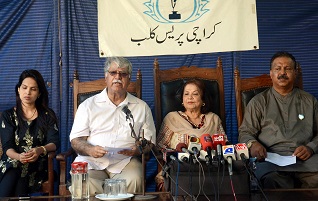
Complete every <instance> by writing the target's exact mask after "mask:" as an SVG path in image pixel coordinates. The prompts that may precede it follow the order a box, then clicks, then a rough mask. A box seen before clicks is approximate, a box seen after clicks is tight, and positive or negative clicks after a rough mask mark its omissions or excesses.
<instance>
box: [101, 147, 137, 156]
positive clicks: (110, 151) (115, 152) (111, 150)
mask: <svg viewBox="0 0 318 201" xmlns="http://www.w3.org/2000/svg"><path fill="white" fill-rule="evenodd" d="M126 149H131V148H129V147H125V148H123V147H121V148H115V147H105V150H106V151H108V153H107V155H109V156H110V155H118V152H119V151H122V150H126Z"/></svg>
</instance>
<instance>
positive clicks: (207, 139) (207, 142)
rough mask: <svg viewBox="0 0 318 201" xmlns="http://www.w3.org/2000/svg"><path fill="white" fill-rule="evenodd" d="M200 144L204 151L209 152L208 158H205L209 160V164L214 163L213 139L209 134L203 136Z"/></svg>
mask: <svg viewBox="0 0 318 201" xmlns="http://www.w3.org/2000/svg"><path fill="white" fill-rule="evenodd" d="M200 142H201V145H202V150H204V151H206V152H207V157H205V158H206V159H208V162H209V163H210V162H211V161H212V147H213V143H212V138H211V136H210V135H209V134H203V135H201V137H200Z"/></svg>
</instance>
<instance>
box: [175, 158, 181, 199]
mask: <svg viewBox="0 0 318 201" xmlns="http://www.w3.org/2000/svg"><path fill="white" fill-rule="evenodd" d="M177 163H178V169H177V175H176V192H175V200H176V201H177V200H178V188H179V173H180V161H179V160H177Z"/></svg>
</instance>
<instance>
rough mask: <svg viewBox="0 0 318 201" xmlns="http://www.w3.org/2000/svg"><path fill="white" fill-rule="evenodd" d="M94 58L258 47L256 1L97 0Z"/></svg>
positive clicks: (224, 50) (192, 52) (237, 49)
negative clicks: (96, 51) (97, 56)
mask: <svg viewBox="0 0 318 201" xmlns="http://www.w3.org/2000/svg"><path fill="white" fill-rule="evenodd" d="M98 40H99V56H100V57H109V56H153V55H181V54H198V53H210V52H227V51H244V50H255V49H258V48H259V43H258V30H257V15H256V2H255V0H98Z"/></svg>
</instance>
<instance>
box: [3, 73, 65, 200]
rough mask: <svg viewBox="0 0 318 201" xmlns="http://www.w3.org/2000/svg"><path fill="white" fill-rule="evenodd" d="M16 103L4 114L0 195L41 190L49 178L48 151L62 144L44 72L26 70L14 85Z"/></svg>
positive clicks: (23, 193) (19, 194) (14, 194)
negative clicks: (42, 73)
mask: <svg viewBox="0 0 318 201" xmlns="http://www.w3.org/2000/svg"><path fill="white" fill-rule="evenodd" d="M15 92H16V106H15V107H13V108H11V109H8V110H6V111H4V112H3V113H2V115H1V120H0V122H1V127H0V133H1V141H2V147H3V155H2V156H1V159H0V189H1V190H0V197H11V196H21V195H27V194H29V193H33V192H39V191H40V188H41V184H42V182H44V181H46V180H47V177H48V173H47V171H48V170H47V165H48V157H47V152H49V151H55V150H56V149H57V147H58V145H59V131H58V127H57V118H56V116H55V113H54V112H53V110H51V109H50V108H49V107H48V91H47V89H46V87H45V82H44V79H43V77H42V75H41V74H40V73H39V72H38V71H36V70H25V71H23V72H22V74H21V75H20V78H19V82H18V84H17V85H16V87H15Z"/></svg>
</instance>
